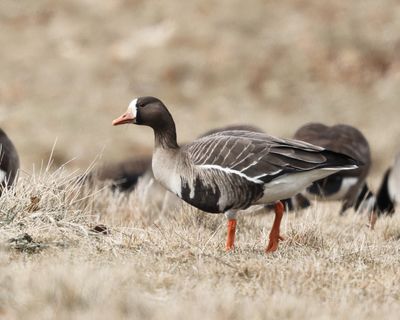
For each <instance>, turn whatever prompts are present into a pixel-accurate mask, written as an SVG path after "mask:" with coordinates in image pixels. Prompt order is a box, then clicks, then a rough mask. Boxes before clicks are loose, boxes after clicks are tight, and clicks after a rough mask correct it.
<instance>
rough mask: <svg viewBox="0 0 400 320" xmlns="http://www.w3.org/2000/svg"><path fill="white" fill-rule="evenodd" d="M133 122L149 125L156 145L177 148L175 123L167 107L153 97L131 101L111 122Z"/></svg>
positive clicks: (114, 123) (118, 123)
mask: <svg viewBox="0 0 400 320" xmlns="http://www.w3.org/2000/svg"><path fill="white" fill-rule="evenodd" d="M128 123H133V124H137V125H144V126H148V127H151V128H152V129H153V130H154V133H155V140H156V146H161V147H164V148H178V144H177V142H176V129H175V123H174V120H173V119H172V116H171V114H170V113H169V111H168V109H167V107H166V106H165V105H164V103H162V101H161V100H159V99H157V98H155V97H140V98H137V99H134V100H132V101H131V103H130V104H129V106H128V110H127V111H126V112H125V113H124V114H123V115H122V116H120V117H119V118H117V119H115V120H114V121H113V122H112V124H113V125H114V126H118V125H121V124H128Z"/></svg>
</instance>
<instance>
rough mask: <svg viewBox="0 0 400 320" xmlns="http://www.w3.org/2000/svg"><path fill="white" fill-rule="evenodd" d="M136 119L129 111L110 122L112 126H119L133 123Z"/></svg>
mask: <svg viewBox="0 0 400 320" xmlns="http://www.w3.org/2000/svg"><path fill="white" fill-rule="evenodd" d="M135 119H136V117H135V116H134V115H133V114H132V113H131V112H129V111H127V112H125V113H124V114H123V115H122V116H120V117H119V118H117V119H115V120H114V121H113V122H112V125H113V126H119V125H121V124H126V123H133V122H134V121H135Z"/></svg>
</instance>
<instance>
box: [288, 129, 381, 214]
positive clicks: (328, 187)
mask: <svg viewBox="0 0 400 320" xmlns="http://www.w3.org/2000/svg"><path fill="white" fill-rule="evenodd" d="M294 139H296V140H301V141H305V142H308V143H312V144H314V145H317V146H321V147H323V148H326V149H329V150H332V151H335V152H338V153H341V154H345V155H347V156H349V157H351V158H353V159H356V160H358V161H359V162H360V163H362V165H360V166H359V167H358V168H356V169H353V170H346V171H340V172H337V173H335V174H332V175H330V176H328V177H326V178H323V179H321V180H318V181H315V182H314V183H313V184H311V185H310V186H309V187H307V188H306V189H305V190H303V191H302V192H301V194H299V195H297V196H295V197H293V198H292V199H288V200H286V201H285V203H286V205H287V206H288V207H289V208H305V207H308V206H309V205H310V202H309V200H312V199H318V200H320V201H342V202H343V204H342V208H341V213H343V212H344V211H346V210H347V209H348V208H350V207H354V209H355V210H356V211H358V210H360V211H361V209H362V210H369V211H372V210H373V207H374V202H375V198H374V196H373V194H372V192H371V191H370V190H369V188H368V186H367V184H366V177H367V175H368V172H369V169H370V166H371V152H370V148H369V144H368V141H367V139H366V138H365V137H364V135H363V134H362V133H361V132H360V131H359V130H358V129H356V128H354V127H352V126H349V125H345V124H338V125H334V126H326V125H324V124H321V123H310V124H306V125H304V126H302V127H301V128H300V129H298V130H297V132H296V133H295V135H294Z"/></svg>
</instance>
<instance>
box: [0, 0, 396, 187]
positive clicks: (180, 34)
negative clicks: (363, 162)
mask: <svg viewBox="0 0 400 320" xmlns="http://www.w3.org/2000/svg"><path fill="white" fill-rule="evenodd" d="M0 30H1V31H0V47H1V50H0V70H1V71H0V127H2V128H3V129H4V130H5V131H6V132H7V133H8V135H9V136H10V138H11V139H12V140H13V141H14V143H15V145H16V147H17V149H18V150H19V152H20V157H21V160H22V168H23V169H24V170H27V171H29V170H32V165H33V164H35V165H36V166H39V165H40V163H41V162H42V161H45V162H47V160H48V158H49V155H50V152H51V149H52V147H53V145H54V143H55V141H56V140H57V145H56V148H55V153H54V158H55V165H61V164H63V163H65V162H67V161H69V160H71V159H75V160H74V161H73V162H72V163H71V164H70V165H71V166H72V167H73V168H83V169H85V168H87V166H88V165H89V164H90V163H91V162H92V161H93V160H94V159H95V158H96V157H98V156H99V155H101V160H100V161H116V160H122V159H126V158H127V157H134V156H135V155H139V154H143V153H146V152H149V151H151V149H152V146H153V134H152V132H151V130H150V129H149V128H144V127H135V126H121V127H112V126H111V121H112V120H113V119H114V118H115V117H117V116H119V115H120V114H121V113H122V112H124V111H125V110H126V108H127V105H128V103H129V102H130V100H131V99H133V98H135V97H137V96H143V95H154V96H157V97H159V98H161V99H162V100H163V101H164V102H165V104H166V105H167V106H168V107H169V109H170V111H171V113H172V114H173V116H174V118H175V121H176V124H177V129H178V140H179V141H189V140H192V139H194V138H195V137H196V136H198V135H199V134H201V133H203V132H205V131H206V130H208V129H211V128H215V127H217V126H224V125H227V124H235V123H249V124H254V125H257V126H259V127H260V128H262V129H264V130H265V131H266V132H268V133H269V134H272V135H276V136H284V137H290V136H292V135H293V133H294V132H295V131H296V129H297V128H298V127H299V126H301V125H303V124H305V123H307V122H311V121H320V122H323V123H326V124H335V123H347V124H351V125H354V126H356V127H358V128H359V129H360V130H361V131H362V132H363V133H364V134H365V135H366V136H367V138H368V139H369V141H370V144H371V149H372V155H373V159H374V164H373V168H372V180H373V183H372V185H373V187H374V188H376V187H377V184H378V183H379V179H380V177H381V175H382V173H383V170H384V169H385V168H386V167H387V166H388V165H389V164H390V163H391V162H392V161H393V156H394V155H395V153H396V150H398V149H399V148H400V139H399V138H400V90H399V89H400V3H399V1H397V0H380V1H376V0H365V1H348V0H343V1H323V2H322V1H318V0H308V1H305V0H282V1H264V0H251V1H243V0H240V1H239V0H219V1H212V0H202V1H178V0H170V1H147V0H146V1H144V0H113V1H96V0H69V1H50V0H35V1H31V0H18V1H15V0H2V1H1V2H0Z"/></svg>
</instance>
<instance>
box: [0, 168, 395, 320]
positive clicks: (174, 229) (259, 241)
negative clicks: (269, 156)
mask: <svg viewBox="0 0 400 320" xmlns="http://www.w3.org/2000/svg"><path fill="white" fill-rule="evenodd" d="M71 181H75V180H74V179H73V175H70V174H68V173H67V172H65V171H63V170H60V171H59V172H57V173H55V174H50V173H48V172H42V173H41V174H36V175H25V176H24V177H22V181H21V183H20V184H19V185H18V187H17V188H16V189H15V190H12V191H10V192H9V193H7V194H6V195H5V197H4V198H1V199H0V209H1V216H0V223H1V230H2V232H1V233H0V244H1V246H0V255H1V259H0V261H1V263H0V283H1V286H0V306H1V308H0V312H1V315H2V316H3V317H4V318H7V319H20V318H24V319H54V318H58V319H70V318H74V319H88V318H89V319H109V318H129V319H132V318H134V319H187V318H188V317H190V318H193V319H204V318H207V319H244V318H246V319H275V318H278V317H279V318H282V319H302V318H307V319H337V318H340V319H354V318H359V319H381V318H385V319H389V318H393V319H395V318H397V315H398V312H399V311H400V303H399V298H400V291H399V288H398V283H399V280H400V278H399V273H398V266H399V263H400V261H399V259H400V258H399V257H400V252H399V250H400V249H399V237H398V234H399V233H400V231H399V227H398V226H399V225H400V221H399V219H400V218H399V217H397V216H395V217H393V218H383V219H380V220H379V221H378V223H377V226H376V230H375V231H370V230H369V229H368V228H367V227H366V223H367V219H366V217H365V216H361V215H356V214H353V213H349V214H348V215H347V216H345V217H339V216H338V214H337V212H338V210H337V209H338V207H337V206H335V205H331V204H325V205H321V204H318V205H317V206H314V207H313V208H311V209H309V210H307V211H304V212H301V213H296V214H290V215H286V216H285V218H284V220H283V225H282V226H283V234H285V236H286V240H285V241H284V242H282V244H281V246H280V248H279V251H278V252H276V253H274V254H270V255H266V254H264V248H265V245H266V239H267V236H268V232H269V230H270V227H271V225H272V218H273V217H272V215H270V214H257V215H251V214H246V215H243V216H241V217H240V219H239V222H238V232H237V248H236V250H235V252H233V253H226V252H225V251H224V239H225V218H224V217H223V216H222V215H211V214H204V213H201V212H198V211H197V210H193V209H192V208H190V207H188V206H186V205H184V206H183V207H182V208H180V209H178V210H175V211H174V210H167V211H166V212H165V213H164V214H163V215H160V214H159V213H158V214H157V212H155V210H154V208H153V207H145V206H143V205H140V201H139V199H137V195H138V193H135V194H133V195H131V196H129V197H124V196H121V195H118V194H114V195H113V194H112V193H110V191H109V190H108V189H105V190H97V191H96V190H94V191H93V190H92V191H90V192H89V191H88V190H86V191H82V190H81V191H79V190H78V187H77V185H75V184H74V183H71ZM66 182H69V183H67V184H66ZM32 195H35V196H37V197H40V199H41V201H40V202H39V204H38V207H37V210H35V211H30V210H28V208H29V205H30V203H31V200H30V197H31V196H32ZM88 195H90V197H88ZM149 209H150V213H151V214H149ZM99 224H104V225H106V226H107V230H108V234H101V233H96V232H94V231H93V226H96V225H99ZM24 234H25V236H24ZM26 234H27V235H29V237H30V238H28V236H27V235H26Z"/></svg>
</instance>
